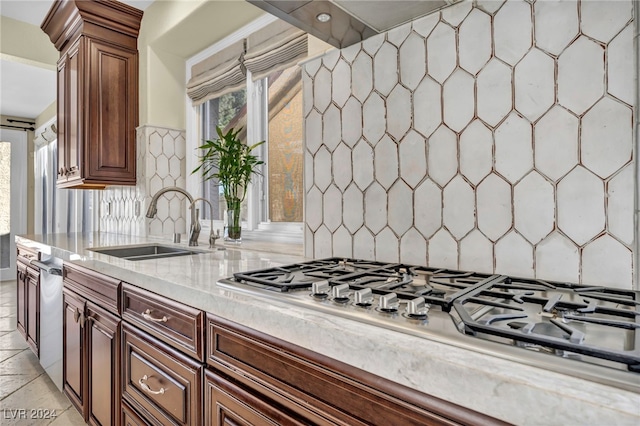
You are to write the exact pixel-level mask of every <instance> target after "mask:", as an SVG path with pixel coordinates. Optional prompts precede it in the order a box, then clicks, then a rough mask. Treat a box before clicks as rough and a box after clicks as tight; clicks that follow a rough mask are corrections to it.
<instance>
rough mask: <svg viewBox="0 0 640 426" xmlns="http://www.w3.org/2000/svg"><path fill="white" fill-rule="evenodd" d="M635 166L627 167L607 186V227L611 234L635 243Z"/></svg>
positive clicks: (623, 240) (624, 240)
mask: <svg viewBox="0 0 640 426" xmlns="http://www.w3.org/2000/svg"><path fill="white" fill-rule="evenodd" d="M633 191H634V174H633V164H629V165H628V166H626V167H625V168H624V169H623V170H622V171H621V172H620V173H618V174H617V175H615V176H614V177H613V178H611V180H610V181H609V183H608V184H607V226H608V230H609V232H610V233H611V234H613V235H614V236H616V237H618V239H620V240H621V241H622V242H624V243H627V244H632V243H633Z"/></svg>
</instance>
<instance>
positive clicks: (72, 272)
mask: <svg viewBox="0 0 640 426" xmlns="http://www.w3.org/2000/svg"><path fill="white" fill-rule="evenodd" d="M62 277H63V279H64V286H65V287H67V288H69V289H71V290H73V291H75V292H76V293H78V294H79V295H80V296H83V297H85V298H87V299H89V300H91V301H92V302H95V303H96V304H98V305H100V306H102V307H103V308H105V309H107V310H108V311H109V312H111V313H113V314H116V315H118V314H119V313H120V312H119V310H118V307H119V306H120V304H119V303H118V302H119V301H120V298H119V295H120V281H119V280H116V279H115V278H111V277H108V276H106V275H102V274H98V273H97V272H93V271H92V270H90V269H87V268H85V267H82V266H79V265H75V264H70V263H65V264H64V265H63V268H62Z"/></svg>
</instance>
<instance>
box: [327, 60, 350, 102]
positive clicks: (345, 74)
mask: <svg viewBox="0 0 640 426" xmlns="http://www.w3.org/2000/svg"><path fill="white" fill-rule="evenodd" d="M331 77H332V78H331V89H332V90H331V94H332V96H333V102H335V103H336V105H338V106H339V107H342V106H343V105H344V103H345V102H347V99H348V98H349V94H350V93H351V67H350V66H349V64H347V62H346V61H345V60H343V59H340V60H339V61H338V63H337V64H336V66H335V68H334V69H333V73H332V74H331Z"/></svg>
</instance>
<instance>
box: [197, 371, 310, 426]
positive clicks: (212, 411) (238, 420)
mask: <svg viewBox="0 0 640 426" xmlns="http://www.w3.org/2000/svg"><path fill="white" fill-rule="evenodd" d="M204 392H205V394H204V395H205V396H204V404H205V407H204V424H206V425H229V426H231V425H233V426H239V425H247V426H249V425H273V426H280V425H282V426H287V425H304V424H310V423H308V422H305V421H301V420H298V419H297V418H295V417H293V416H292V415H290V414H289V413H286V412H285V411H283V410H280V409H279V408H278V407H277V406H275V405H273V404H271V403H269V402H268V401H266V400H265V399H264V398H260V397H258V396H256V395H254V394H253V393H251V392H248V391H247V390H245V389H244V388H243V387H241V386H239V385H237V384H235V383H233V382H231V381H229V380H226V379H225V378H223V377H221V376H219V375H218V374H216V373H214V372H213V371H212V370H209V369H207V370H206V371H205V391H204Z"/></svg>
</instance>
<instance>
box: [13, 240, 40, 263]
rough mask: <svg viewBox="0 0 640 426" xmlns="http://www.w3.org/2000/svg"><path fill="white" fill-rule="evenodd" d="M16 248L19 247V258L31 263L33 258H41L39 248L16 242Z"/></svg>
mask: <svg viewBox="0 0 640 426" xmlns="http://www.w3.org/2000/svg"><path fill="white" fill-rule="evenodd" d="M16 248H17V249H18V260H19V261H21V262H23V263H25V264H27V265H28V264H29V262H30V261H31V260H40V252H39V251H38V249H35V248H31V247H26V246H23V245H21V244H16Z"/></svg>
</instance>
